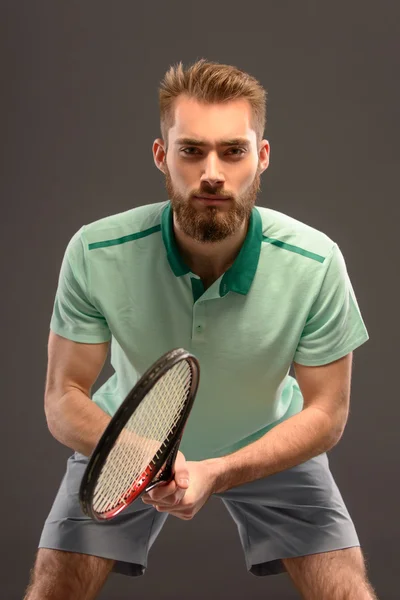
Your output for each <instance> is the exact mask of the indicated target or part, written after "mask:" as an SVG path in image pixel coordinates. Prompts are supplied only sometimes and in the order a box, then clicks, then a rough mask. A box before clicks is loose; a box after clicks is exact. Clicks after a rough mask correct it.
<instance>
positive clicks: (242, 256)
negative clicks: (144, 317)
mask: <svg viewBox="0 0 400 600" xmlns="http://www.w3.org/2000/svg"><path fill="white" fill-rule="evenodd" d="M161 233H162V239H163V242H164V246H165V249H166V251H167V258H168V261H169V264H170V266H171V269H172V271H173V273H174V275H175V276H176V277H180V276H182V275H186V274H187V273H190V269H189V267H188V266H187V265H186V264H185V262H184V261H183V259H182V257H181V255H180V253H179V250H178V246H177V244H176V240H175V234H174V226H173V211H172V206H171V202H168V204H167V205H166V206H165V208H164V209H163V212H162V215H161ZM261 244H262V220H261V215H260V213H259V212H258V210H257V208H256V207H253V209H252V211H251V215H250V221H249V227H248V231H247V235H246V238H245V240H244V242H243V245H242V247H241V249H240V252H239V254H238V255H237V257H236V259H235V262H234V263H233V265H232V266H231V267H230V268H229V269H228V270H227V271H226V273H224V276H223V277H222V280H221V284H220V295H221V296H225V295H226V294H227V293H228V292H230V291H232V292H237V293H238V294H244V295H245V294H247V293H248V291H249V289H250V287H251V284H252V282H253V279H254V276H255V274H256V271H257V266H258V261H259V258H260V252H261Z"/></svg>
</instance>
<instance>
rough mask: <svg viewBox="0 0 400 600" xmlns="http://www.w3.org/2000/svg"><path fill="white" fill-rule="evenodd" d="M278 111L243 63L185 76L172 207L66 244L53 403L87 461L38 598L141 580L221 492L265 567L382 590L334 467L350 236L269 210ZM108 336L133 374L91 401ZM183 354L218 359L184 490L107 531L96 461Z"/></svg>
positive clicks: (72, 484)
mask: <svg viewBox="0 0 400 600" xmlns="http://www.w3.org/2000/svg"><path fill="white" fill-rule="evenodd" d="M265 105H266V93H265V90H264V89H263V88H262V86H261V85H260V84H259V83H258V82H257V80H255V79H254V78H253V77H251V76H249V75H248V74H246V73H244V72H242V71H240V70H238V69H236V68H234V67H231V66H228V65H219V64H218V63H208V62H206V61H205V60H201V61H198V62H197V63H195V64H194V65H192V66H191V67H190V68H189V69H187V70H186V71H185V70H184V69H183V67H182V64H179V65H178V66H176V67H173V68H171V69H170V70H169V71H168V72H167V74H166V76H165V78H164V80H163V82H162V85H161V89H160V112H161V132H162V136H163V137H162V138H160V139H157V140H156V141H155V142H154V144H153V155H154V161H155V164H156V166H157V167H158V168H159V169H160V170H161V171H162V172H163V173H164V175H165V179H166V187H167V192H168V198H169V200H168V201H166V202H160V203H157V204H148V205H145V206H140V207H138V208H135V209H133V210H130V211H127V212H125V213H122V214H117V215H113V216H110V217H107V218H104V219H101V220H99V221H97V222H95V223H91V224H89V225H87V226H84V227H82V228H81V229H80V230H79V231H78V232H77V233H76V234H75V235H74V236H73V238H72V240H71V242H70V243H69V245H68V248H67V251H66V253H65V257H64V261H63V265H62V268H61V273H60V279H59V285H58V290H57V295H56V300H55V305H54V311H53V316H52V320H51V331H50V337H49V362H48V375H47V385H46V393H45V409H46V417H47V422H48V426H49V429H50V431H51V433H52V434H53V435H54V437H55V438H56V439H57V440H59V441H60V442H61V443H63V444H65V445H66V446H68V447H70V448H71V449H73V450H74V451H75V452H74V454H73V455H72V456H71V457H70V458H69V459H68V465H67V471H66V473H65V476H64V478H63V481H62V483H61V486H60V489H59V491H58V494H57V497H56V499H55V501H54V504H53V507H52V509H51V511H50V514H49V516H48V518H47V520H46V523H45V526H44V529H43V532H42V536H41V539H40V542H39V550H38V554H37V559H36V563H35V567H34V570H33V576H32V580H31V584H30V586H29V588H28V592H27V596H26V598H27V599H29V600H38V599H39V598H40V600H47V599H56V598H57V600H64V599H67V598H68V599H69V598H85V599H86V600H89V599H92V598H95V597H96V596H97V594H98V592H99V590H100V589H101V588H102V586H103V584H104V582H105V580H106V578H107V576H108V575H109V573H110V572H111V570H114V571H115V572H119V573H126V574H129V575H141V574H143V573H144V571H145V568H146V566H147V557H148V551H149V549H150V547H151V545H152V544H153V543H154V541H155V539H156V537H157V535H158V534H159V532H160V530H161V528H162V525H163V524H164V522H165V520H166V518H167V517H168V514H172V515H174V516H176V517H178V518H181V519H191V518H193V517H194V516H195V514H196V513H197V512H198V511H199V510H200V509H201V507H202V506H203V505H204V504H205V503H206V502H207V500H208V499H209V497H210V496H211V495H212V494H214V495H216V496H218V497H220V498H221V499H222V501H223V502H224V504H225V506H226V507H227V509H228V510H229V512H230V514H231V515H232V517H233V519H234V520H235V523H236V525H237V527H238V530H239V535H240V539H241V542H242V546H243V550H244V554H245V559H246V565H247V568H248V570H249V571H250V572H251V573H253V574H255V575H269V574H273V573H281V572H284V571H286V572H287V573H288V574H289V576H290V577H291V579H292V581H293V583H294V585H295V586H296V587H297V589H298V590H299V591H300V593H301V594H302V596H303V597H304V598H307V599H308V600H314V599H315V600H334V599H335V600H339V599H343V600H344V599H345V598H351V599H352V600H371V599H373V598H376V596H375V595H374V592H373V590H372V587H371V586H370V584H369V582H368V579H367V575H366V568H365V564H364V559H363V555H362V552H361V549H360V545H359V541H358V537H357V533H356V531H355V528H354V525H353V523H352V520H351V517H350V515H349V513H348V511H347V509H346V507H345V504H344V502H343V499H342V497H341V495H340V492H339V490H338V488H337V486H336V484H335V482H334V480H333V478H332V475H331V473H330V470H329V465H328V459H327V455H326V452H327V451H328V450H330V449H331V448H332V447H333V446H334V445H335V444H337V443H338V441H339V440H340V438H341V435H342V433H343V430H344V428H345V425H346V421H347V417H348V411H349V401H350V380H351V367H352V355H353V350H354V349H355V348H357V347H358V346H360V345H361V344H362V343H364V342H365V341H366V340H367V339H368V334H367V331H366V328H365V325H364V323H363V320H362V317H361V314H360V311H359V309H358V305H357V301H356V298H355V295H354V292H353V289H352V286H351V283H350V280H349V277H348V274H347V271H346V266H345V262H344V259H343V256H342V254H341V252H340V250H339V248H338V246H337V244H335V243H334V242H333V241H332V240H331V239H330V238H329V237H328V236H327V235H325V234H324V233H322V232H320V231H317V230H315V229H313V228H312V227H309V226H307V225H305V224H304V223H301V222H299V221H297V220H295V219H293V218H291V217H289V216H286V215H284V214H282V213H280V212H277V211H274V210H270V209H267V208H263V207H258V206H256V205H255V201H256V197H257V194H258V191H259V188H260V175H261V173H262V172H263V171H264V170H265V169H267V167H268V163H269V156H270V147H269V143H268V141H267V140H265V139H262V136H263V132H264V127H265ZM110 341H111V362H112V365H113V367H114V370H115V373H114V374H113V375H112V377H111V378H110V379H109V380H108V381H107V382H106V383H105V384H104V385H103V386H102V387H101V388H100V389H99V390H98V391H97V392H96V393H95V394H94V395H93V398H90V393H91V387H92V386H93V384H94V383H95V381H96V379H97V377H98V375H99V373H100V372H101V369H102V367H103V365H104V362H105V359H106V355H107V351H108V348H109V344H110ZM174 347H184V348H186V349H188V350H190V351H192V352H193V353H194V354H195V355H196V356H197V358H198V359H199V361H200V366H201V381H200V386H199V391H198V395H197V398H196V402H195V404H194V407H193V410H192V413H191V415H190V418H189V421H188V423H187V426H186V429H185V433H184V437H183V440H182V444H181V448H180V452H179V454H178V459H177V463H176V473H175V478H174V480H173V481H172V482H171V483H169V484H168V485H164V486H160V487H159V488H155V489H154V490H152V491H151V492H149V493H147V494H145V495H144V496H143V498H142V499H139V500H137V501H135V502H134V503H133V504H132V505H131V506H130V507H128V509H126V511H124V512H123V513H122V514H121V515H120V516H118V517H116V518H115V519H113V520H112V521H110V522H106V523H101V524H99V523H97V522H94V521H92V520H91V519H89V518H86V517H85V515H83V513H82V511H81V509H80V506H79V502H78V489H79V484H80V480H81V477H82V475H83V472H84V470H85V467H86V464H87V462H88V458H87V457H88V456H89V455H90V454H91V452H92V451H93V449H94V447H95V445H96V443H97V441H98V440H99V438H100V436H101V434H102V432H103V431H104V429H105V427H106V425H107V424H108V422H109V420H110V418H111V415H112V414H114V412H115V410H116V409H117V407H118V406H119V404H120V403H121V402H122V400H123V399H124V397H125V395H126V394H127V392H128V391H129V389H130V388H131V387H132V386H133V385H134V383H135V382H136V381H137V379H138V378H139V377H140V375H141V374H142V373H143V372H144V371H145V370H146V369H147V368H148V367H149V366H150V365H151V364H152V363H153V362H154V361H155V360H156V359H157V358H158V357H159V356H160V355H161V354H163V353H164V352H166V351H167V350H170V349H172V348H174ZM292 364H293V366H294V369H295V375H296V378H293V377H291V376H290V375H289V370H290V367H291V365H292Z"/></svg>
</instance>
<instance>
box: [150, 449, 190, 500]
mask: <svg viewBox="0 0 400 600" xmlns="http://www.w3.org/2000/svg"><path fill="white" fill-rule="evenodd" d="M180 441H181V440H180V438H179V439H178V440H177V441H176V442H175V445H174V446H173V448H172V450H171V452H170V453H169V455H168V458H167V460H166V462H165V467H164V468H163V470H162V472H161V475H160V476H159V477H158V478H157V479H154V480H153V481H152V482H151V484H150V485H149V486H147V488H146V492H149V491H150V490H152V489H153V488H155V487H156V486H157V485H159V484H160V483H169V482H170V481H172V479H173V477H174V474H175V470H174V464H175V459H176V455H177V454H178V450H179V444H180Z"/></svg>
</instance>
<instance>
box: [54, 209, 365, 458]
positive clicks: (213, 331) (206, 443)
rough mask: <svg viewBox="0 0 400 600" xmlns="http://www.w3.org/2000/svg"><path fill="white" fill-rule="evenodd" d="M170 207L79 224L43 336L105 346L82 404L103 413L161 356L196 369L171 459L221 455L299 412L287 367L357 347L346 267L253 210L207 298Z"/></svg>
mask: <svg viewBox="0 0 400 600" xmlns="http://www.w3.org/2000/svg"><path fill="white" fill-rule="evenodd" d="M172 217H173V215H172V209H171V205H170V202H169V201H167V202H161V203H157V204H150V205H146V206H141V207H138V208H134V209H132V210H129V211H127V212H123V213H120V214H116V215H112V216H109V217H106V218H103V219H100V220H98V221H96V222H93V223H90V224H89V225H85V226H83V227H82V228H81V229H80V230H79V231H78V232H77V233H76V234H75V235H74V236H73V237H72V239H71V241H70V243H69V244H68V246H67V249H66V252H65V256H64V259H63V262H62V266H61V271H60V277H59V283H58V288H57V293H56V298H55V303H54V310H53V314H52V318H51V325H50V327H51V329H52V330H53V331H54V332H55V333H57V334H58V335H60V336H63V337H65V338H68V339H70V340H73V341H75V342H84V343H98V342H105V341H108V340H111V355H110V356H111V364H112V367H113V369H114V372H113V374H112V376H111V377H110V378H109V379H108V381H107V382H106V383H105V384H104V385H102V386H101V387H100V389H98V390H97V391H96V392H95V393H94V394H93V397H92V400H93V401H94V402H96V404H98V406H100V408H102V409H103V410H104V411H105V412H106V413H108V414H109V415H113V414H114V413H115V411H116V409H117V408H118V406H119V405H120V404H121V402H122V401H123V399H124V398H125V396H126V395H127V393H128V392H129V390H130V389H131V388H132V386H133V385H134V384H135V383H136V381H137V380H138V379H139V377H140V376H141V375H142V374H143V373H144V371H145V370H146V369H148V367H150V365H151V364H152V363H153V362H154V361H155V360H157V359H158V358H159V357H160V356H161V355H162V354H163V353H165V352H167V351H169V350H171V349H173V348H178V347H183V348H186V349H187V350H189V351H190V352H192V353H193V354H194V355H195V356H196V357H197V358H198V359H199V362H200V368H201V375H200V384H199V388H198V394H197V396H196V400H195V403H194V406H193V409H192V412H191V414H190V417H189V420H188V422H187V425H186V428H185V431H184V435H183V439H182V443H181V451H182V452H183V453H184V455H185V456H186V458H187V460H202V459H206V458H210V457H216V456H223V455H225V454H228V453H230V452H232V451H234V450H236V449H239V448H241V447H243V446H245V445H247V444H249V443H250V442H252V441H255V440H256V439H258V438H259V437H261V436H262V435H263V434H264V433H266V432H267V431H268V430H269V429H271V428H272V427H274V426H275V425H276V424H278V423H279V422H281V421H283V420H285V419H287V418H289V417H290V416H291V415H293V414H296V413H297V412H299V411H301V410H302V407H303V397H302V394H301V390H300V389H299V386H298V384H297V382H296V379H295V378H294V377H292V376H290V375H289V371H290V367H291V364H292V362H293V361H296V362H298V363H300V364H303V365H310V366H317V365H324V364H327V363H330V362H332V361H334V360H337V359H339V358H341V357H342V356H345V355H346V354H348V353H349V352H351V351H352V350H354V349H355V348H357V347H358V346H360V345H361V344H363V343H364V342H365V341H366V340H368V333H367V330H366V327H365V324H364V322H363V319H362V316H361V313H360V310H359V307H358V304H357V300H356V297H355V294H354V291H353V287H352V284H351V282H350V279H349V275H348V273H347V269H346V264H345V261H344V258H343V255H342V253H341V251H340V249H339V247H338V245H337V244H336V243H335V242H334V241H332V240H331V239H330V238H329V237H328V236H327V235H326V234H324V233H322V232H321V231H318V230H316V229H314V228H313V227H310V226H308V225H306V224H304V223H302V222H300V221H298V220H296V219H294V218H292V217H290V216H287V215H285V214H283V213H280V212H278V211H275V210H272V209H270V208H264V207H261V206H255V207H254V208H253V210H252V214H251V218H250V222H249V228H248V232H247V236H246V238H245V241H244V243H243V245H242V248H241V250H240V253H239V254H238V256H237V258H236V260H235V262H234V263H233V265H232V266H231V267H230V268H229V269H228V270H227V271H226V272H225V273H224V274H223V275H222V276H221V277H220V278H219V279H218V280H216V281H215V282H214V283H213V284H212V285H211V286H210V287H209V288H208V289H207V290H206V291H204V288H203V284H202V282H201V280H200V279H199V277H198V276H197V275H195V274H194V273H192V272H191V270H190V269H189V268H188V267H187V265H186V264H185V263H184V261H183V259H182V257H181V256H180V254H179V251H178V248H177V245H176V242H175V237H174V233H173V218H172Z"/></svg>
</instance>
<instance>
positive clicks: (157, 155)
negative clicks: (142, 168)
mask: <svg viewBox="0 0 400 600" xmlns="http://www.w3.org/2000/svg"><path fill="white" fill-rule="evenodd" d="M153 158H154V162H155V164H156V167H157V168H158V169H160V171H162V172H163V173H164V174H166V162H167V153H166V149H165V144H164V141H163V140H162V139H161V138H157V139H156V140H154V142H153Z"/></svg>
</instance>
